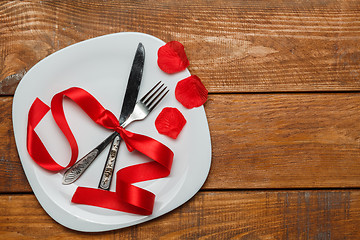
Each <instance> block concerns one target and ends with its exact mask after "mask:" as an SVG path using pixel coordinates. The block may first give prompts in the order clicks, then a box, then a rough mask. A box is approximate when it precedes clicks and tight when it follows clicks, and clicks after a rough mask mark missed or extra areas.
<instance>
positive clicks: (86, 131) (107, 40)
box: [13, 33, 211, 232]
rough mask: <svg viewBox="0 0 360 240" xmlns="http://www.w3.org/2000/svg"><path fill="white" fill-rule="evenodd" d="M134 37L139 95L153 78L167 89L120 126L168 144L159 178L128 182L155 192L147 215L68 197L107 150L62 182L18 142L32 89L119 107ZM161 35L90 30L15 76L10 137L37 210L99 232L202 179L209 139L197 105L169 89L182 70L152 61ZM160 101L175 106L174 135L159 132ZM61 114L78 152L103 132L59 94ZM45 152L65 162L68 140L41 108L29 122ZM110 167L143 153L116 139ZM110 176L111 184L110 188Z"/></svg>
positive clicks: (168, 202) (90, 183)
mask: <svg viewBox="0 0 360 240" xmlns="http://www.w3.org/2000/svg"><path fill="white" fill-rule="evenodd" d="M139 42H142V43H143V44H144V47H145V66H144V74H143V80H142V83H141V85H140V92H139V97H140V96H142V95H144V94H145V93H146V92H147V91H148V90H149V89H150V88H151V87H152V86H153V85H154V84H155V83H156V82H158V81H159V80H161V81H163V82H165V83H166V85H167V86H168V87H169V88H170V89H171V91H170V94H168V96H167V97H166V98H165V99H164V100H163V101H162V103H161V104H160V105H159V106H158V107H157V108H156V109H155V110H154V111H153V112H152V113H151V114H150V115H149V116H148V117H147V118H146V119H145V120H143V121H140V122H135V123H133V124H131V125H130V126H129V127H128V128H127V129H128V130H131V131H134V132H136V133H140V134H144V135H148V136H150V137H152V138H154V139H157V140H159V141H160V142H162V143H164V144H165V145H166V146H168V147H169V148H170V149H172V151H173V152H174V154H175V156H174V162H173V167H172V170H171V173H170V175H169V176H168V177H166V178H163V179H156V180H152V181H147V182H142V183H138V184H136V185H137V186H140V187H143V188H145V189H147V190H149V191H152V192H153V193H155V194H156V199H155V206H154V211H153V214H152V215H151V216H140V215H135V214H129V213H124V212H119V211H114V210H108V209H103V208H98V207H93V206H86V205H79V204H73V203H71V197H72V195H73V193H74V192H75V189H76V187H77V186H87V187H93V188H96V187H97V185H98V180H99V178H100V175H101V173H102V169H103V165H104V161H105V158H106V155H107V152H108V148H107V149H105V150H104V151H103V152H102V154H101V155H100V156H99V157H98V159H97V160H95V162H94V163H93V164H92V165H91V166H90V167H89V168H88V169H87V171H86V172H85V173H84V174H83V176H82V177H81V178H80V179H79V180H78V181H77V182H75V183H74V184H71V185H62V183H61V182H62V177H63V172H64V171H62V172H59V173H51V172H48V171H46V170H44V169H43V168H41V167H39V166H38V165H37V164H35V163H34V161H33V160H32V159H31V158H30V156H29V154H28V152H27V149H26V127H27V114H28V111H29V108H30V106H31V104H32V102H33V101H34V100H35V98H36V97H39V98H40V99H41V100H42V101H44V102H45V103H47V104H48V105H49V104H50V100H51V98H52V96H53V95H54V94H56V93H58V92H60V91H62V90H65V89H67V88H69V87H73V86H78V87H81V88H84V89H85V90H87V91H89V92H90V93H91V94H92V95H94V96H95V98H97V99H98V100H99V102H100V103H101V104H102V105H103V106H104V107H105V108H107V109H109V110H110V111H112V112H113V113H114V114H115V115H116V116H119V115H120V108H121V105H122V99H123V97H124V94H125V88H126V84H127V80H128V76H129V72H130V69H131V64H132V60H133V58H134V55H135V51H136V48H137V45H138V43H139ZM164 44H165V43H164V42H163V41H161V40H159V39H158V38H155V37H153V36H150V35H146V34H142V33H116V34H111V35H106V36H102V37H97V38H93V39H90V40H86V41H84V42H80V43H77V44H74V45H72V46H69V47H67V48H64V49H62V50H60V51H58V52H56V53H54V54H52V55H50V56H48V57H46V58H45V59H43V60H42V61H40V62H39V63H38V64H36V65H35V66H34V67H33V68H32V69H31V70H30V71H29V72H28V73H27V74H26V75H25V76H24V77H23V79H22V80H21V82H20V84H19V85H18V87H17V89H16V92H15V96H14V100H13V127H14V134H15V140H16V145H17V149H18V153H19V156H20V160H21V163H22V166H23V168H24V171H25V174H26V176H27V178H28V181H29V183H30V185H31V187H32V189H33V191H34V193H35V196H36V197H37V199H38V201H39V202H40V204H41V206H42V207H43V208H44V209H45V211H46V212H47V213H48V214H49V215H50V216H51V217H52V218H53V219H54V220H56V221H57V222H59V223H60V224H62V225H64V226H66V227H68V228H71V229H74V230H79V231H86V232H99V231H107V230H113V229H118V228H123V227H127V226H131V225H135V224H138V223H141V222H145V221H148V220H151V219H153V218H156V217H158V216H160V215H163V214H165V213H167V212H169V211H171V210H173V209H175V208H177V207H178V206H180V205H181V204H183V203H185V202H186V201H187V200H189V199H190V198H191V197H192V196H193V195H194V194H195V193H196V192H197V191H198V190H199V189H200V188H201V186H202V185H203V183H204V182H205V179H206V177H207V175H208V172H209V169H210V164H211V142H210V133H209V128H208V123H207V119H206V115H205V111H204V108H203V107H199V108H195V109H191V110H189V109H186V108H184V107H183V106H182V105H181V104H180V103H179V102H177V100H176V99H175V96H174V90H175V86H176V83H177V82H178V81H179V80H181V79H183V78H185V77H187V76H190V73H189V71H188V70H185V71H182V72H180V73H177V74H172V75H169V74H166V73H164V72H162V71H161V70H160V69H159V67H158V66H157V51H158V49H159V47H161V46H163V45H164ZM164 107H176V108H178V109H179V110H180V111H181V112H182V114H183V115H184V117H185V118H186V120H187V124H186V125H185V127H184V128H183V130H182V132H181V133H180V135H179V136H178V138H177V139H176V140H173V139H171V138H169V137H166V136H164V135H161V134H159V133H158V132H157V130H156V128H155V124H154V122H155V119H156V117H157V116H158V114H159V113H160V111H161V110H162V109H163V108H164ZM65 114H66V117H67V119H68V122H69V125H70V128H71V129H72V131H73V133H74V135H75V138H76V140H77V142H78V145H79V157H82V156H83V155H85V154H86V153H87V152H88V151H90V150H91V149H93V148H94V147H95V146H96V145H97V144H98V143H100V141H102V140H103V139H105V138H106V137H107V136H108V135H109V134H110V132H109V131H108V130H106V129H104V128H102V127H99V126H98V125H96V124H95V123H93V122H92V121H91V120H90V119H89V118H88V117H87V115H86V114H85V113H83V112H82V111H81V110H80V109H79V107H77V106H76V105H75V104H73V103H72V102H70V101H65ZM36 131H37V133H38V134H39V136H40V138H41V139H42V140H43V142H44V144H45V146H46V147H47V149H48V151H49V152H50V154H51V155H52V156H53V158H54V159H55V160H56V161H57V162H58V163H60V164H62V165H65V164H66V163H67V161H68V160H69V159H70V148H69V147H68V145H67V141H66V139H65V137H64V136H63V135H62V133H61V131H60V130H59V129H58V128H57V126H56V124H55V123H54V121H53V119H52V117H51V113H48V114H47V115H46V116H45V118H44V119H43V120H42V121H41V122H40V124H39V126H38V127H37V128H36ZM120 149H121V150H120V152H119V159H118V161H117V165H116V169H115V171H117V170H118V169H120V168H123V167H124V166H128V165H134V164H136V163H140V162H144V161H146V160H145V159H144V158H143V156H141V155H140V154H136V153H129V152H128V151H127V149H126V147H125V145H123V144H122V145H121V147H120ZM114 185H115V184H114V182H113V184H112V188H111V190H112V191H114V189H115V186H114Z"/></svg>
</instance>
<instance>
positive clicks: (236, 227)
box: [0, 190, 360, 239]
mask: <svg viewBox="0 0 360 240" xmlns="http://www.w3.org/2000/svg"><path fill="white" fill-rule="evenodd" d="M0 213H1V214H0V235H1V236H2V238H3V239H23V238H36V239H43V238H46V239H48V238H53V237H56V238H66V239H67V238H71V239H83V238H87V239H88V238H89V239H114V238H116V239H358V238H359V237H360V232H359V231H358V223H359V221H360V192H359V191H358V190H351V191H350V190H349V191H300V192H297V191H267V192H266V191H265V192H263V191H259V192H258V191H250V192H246V191H245V192H232V191H231V192H200V193H198V194H197V195H195V197H194V198H193V199H191V200H190V201H189V202H187V203H186V204H184V205H183V206H181V207H179V208H178V209H176V210H174V211H172V212H171V213H169V214H166V215H164V216H162V217H160V218H158V219H155V220H152V221H150V222H146V223H143V224H140V225H138V226H133V227H129V228H125V229H120V230H115V231H111V232H107V233H103V234H88V233H81V232H76V231H72V230H69V229H67V228H65V227H62V226H61V225H59V224H57V223H56V222H55V221H53V220H52V219H51V218H50V217H49V216H48V215H47V214H46V213H45V211H44V210H43V209H42V208H41V206H40V205H39V204H38V202H37V200H36V198H35V197H34V196H33V195H0Z"/></svg>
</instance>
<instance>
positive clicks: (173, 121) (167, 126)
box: [155, 107, 186, 139]
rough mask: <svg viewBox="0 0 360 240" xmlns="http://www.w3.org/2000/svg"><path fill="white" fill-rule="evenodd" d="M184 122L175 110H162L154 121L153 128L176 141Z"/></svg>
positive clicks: (168, 108) (182, 117)
mask: <svg viewBox="0 0 360 240" xmlns="http://www.w3.org/2000/svg"><path fill="white" fill-rule="evenodd" d="M185 123H186V120H185V118H184V116H183V115H182V114H181V112H180V111H179V110H178V109H176V108H170V107H167V108H164V109H163V110H162V111H161V113H160V114H159V116H158V117H157V118H156V120H155V127H156V129H157V130H158V132H159V133H160V134H164V135H166V136H169V137H171V138H173V139H176V138H177V136H178V135H179V133H180V132H181V130H182V129H183V127H184V125H185Z"/></svg>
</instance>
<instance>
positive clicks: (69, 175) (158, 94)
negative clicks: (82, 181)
mask: <svg viewBox="0 0 360 240" xmlns="http://www.w3.org/2000/svg"><path fill="white" fill-rule="evenodd" d="M160 84H161V85H160ZM159 85H160V86H159ZM168 92H169V90H168V89H167V87H166V86H164V83H161V81H159V82H158V83H157V84H156V85H155V86H154V87H153V88H151V89H150V90H149V91H148V92H147V93H146V94H145V95H144V96H143V97H142V98H141V99H140V100H139V101H138V102H137V103H136V105H135V107H134V110H133V112H132V113H131V114H130V116H129V117H128V118H127V119H126V120H125V122H124V123H123V124H121V127H123V128H126V127H127V126H128V125H129V124H130V123H132V122H134V121H140V120H143V119H145V118H146V117H147V116H148V115H149V113H150V112H151V111H152V110H154V108H155V107H156V106H157V105H158V104H159V103H160V102H161V100H163V98H164V97H165V96H166V94H167V93H168ZM116 136H119V133H117V132H113V133H112V134H111V135H110V136H108V137H107V138H106V139H105V140H104V141H102V142H101V143H100V144H99V145H98V146H97V147H95V148H94V149H93V150H91V151H90V152H89V153H88V154H86V155H85V156H84V157H82V158H81V159H80V160H79V161H77V162H76V163H75V164H74V165H73V166H71V167H70V168H69V169H68V170H66V172H65V173H64V176H63V182H62V184H64V185H67V184H71V183H73V182H75V181H76V180H77V179H79V177H80V176H81V175H82V174H83V173H84V172H85V170H86V169H87V168H88V167H89V166H90V164H91V163H92V162H93V161H94V160H95V159H96V158H97V157H98V156H99V154H100V153H101V152H102V151H103V150H104V149H105V148H106V146H107V145H109V144H110V142H112V140H113V139H114V138H115V137H116ZM119 141H120V138H119ZM117 150H118V148H117V149H116V151H117ZM114 154H115V155H114V156H116V155H117V152H115V153H114ZM114 160H115V159H114ZM113 167H114V166H112V169H109V168H108V167H106V168H105V170H104V171H111V173H112V172H113V170H114V169H113ZM103 176H107V177H108V174H103ZM110 179H111V178H110ZM103 181H106V182H109V179H108V178H106V179H102V180H101V182H103ZM101 182H100V184H101ZM108 185H110V184H108Z"/></svg>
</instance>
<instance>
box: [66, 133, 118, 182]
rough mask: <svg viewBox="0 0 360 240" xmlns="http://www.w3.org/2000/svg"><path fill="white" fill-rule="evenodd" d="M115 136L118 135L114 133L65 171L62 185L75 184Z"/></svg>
mask: <svg viewBox="0 0 360 240" xmlns="http://www.w3.org/2000/svg"><path fill="white" fill-rule="evenodd" d="M116 136H118V133H117V132H114V133H113V134H111V135H110V136H109V137H107V138H106V139H105V140H104V141H102V142H101V143H100V144H99V145H98V146H97V147H96V148H94V149H93V150H91V151H90V152H89V153H88V154H86V155H85V156H84V157H82V158H81V159H80V160H79V161H77V162H76V163H75V164H74V165H72V166H71V167H70V168H69V169H68V170H66V172H65V174H64V177H63V182H62V183H63V184H65V185H67V184H71V183H73V182H75V181H76V180H77V179H78V178H79V177H80V176H81V175H82V174H83V173H84V172H85V170H86V169H87V168H88V167H89V166H90V164H91V163H92V162H93V161H94V160H95V159H96V158H97V156H99V154H100V153H101V152H102V151H103V150H104V149H105V147H106V146H107V145H108V144H109V143H110V142H111V141H112V140H113V139H114V138H115V137H116Z"/></svg>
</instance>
